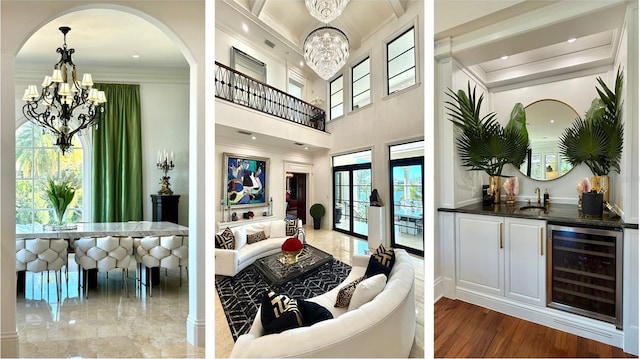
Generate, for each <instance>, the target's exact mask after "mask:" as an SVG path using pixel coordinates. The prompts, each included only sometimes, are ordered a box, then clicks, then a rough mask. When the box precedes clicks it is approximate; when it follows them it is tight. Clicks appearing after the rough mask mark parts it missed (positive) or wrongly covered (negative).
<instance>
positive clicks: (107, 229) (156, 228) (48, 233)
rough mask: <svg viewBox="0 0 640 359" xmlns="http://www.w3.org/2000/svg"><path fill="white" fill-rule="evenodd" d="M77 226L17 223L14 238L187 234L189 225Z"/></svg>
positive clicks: (119, 224)
mask: <svg viewBox="0 0 640 359" xmlns="http://www.w3.org/2000/svg"><path fill="white" fill-rule="evenodd" d="M77 225H78V228H77V229H74V230H68V231H52V230H47V229H46V228H45V226H43V225H40V224H36V225H17V226H16V238H82V237H103V236H131V237H145V236H158V235H163V236H169V235H185V236H186V235H189V227H185V226H181V225H179V224H175V223H171V222H147V221H141V222H108V223H77Z"/></svg>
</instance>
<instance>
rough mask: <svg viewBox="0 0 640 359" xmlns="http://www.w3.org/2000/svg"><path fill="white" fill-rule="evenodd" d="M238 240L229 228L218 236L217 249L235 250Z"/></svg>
mask: <svg viewBox="0 0 640 359" xmlns="http://www.w3.org/2000/svg"><path fill="white" fill-rule="evenodd" d="M235 242H236V238H235V237H234V235H233V232H232V231H231V229H230V228H229V227H227V228H225V229H224V231H222V233H220V234H216V248H219V249H235V247H236V244H235Z"/></svg>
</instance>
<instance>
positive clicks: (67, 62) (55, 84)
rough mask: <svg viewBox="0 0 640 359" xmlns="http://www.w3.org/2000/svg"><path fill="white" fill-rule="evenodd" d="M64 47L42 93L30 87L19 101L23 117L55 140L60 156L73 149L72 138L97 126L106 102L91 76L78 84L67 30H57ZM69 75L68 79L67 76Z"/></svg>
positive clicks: (58, 50) (60, 50) (44, 84)
mask: <svg viewBox="0 0 640 359" xmlns="http://www.w3.org/2000/svg"><path fill="white" fill-rule="evenodd" d="M59 30H60V32H62V34H63V35H64V45H63V47H59V48H58V49H57V50H56V52H57V53H59V54H60V61H58V63H56V64H55V65H54V66H53V74H52V75H51V76H45V78H44V81H43V82H42V93H41V94H38V87H37V86H36V85H29V86H28V87H27V89H26V90H25V91H24V96H23V97H22V99H23V100H24V101H26V102H27V103H26V105H24V107H22V113H23V114H24V116H25V117H26V118H27V119H28V120H29V121H31V122H33V123H34V124H36V125H38V126H41V127H43V128H44V129H46V130H49V131H50V132H51V133H52V134H53V135H54V136H55V137H56V146H58V147H60V150H61V151H62V154H63V155H64V153H65V152H66V151H67V150H68V149H69V147H71V146H72V144H71V140H72V138H73V135H75V134H76V133H77V132H79V131H82V130H84V129H86V128H88V127H90V126H93V125H94V124H96V123H97V120H98V119H99V117H96V115H97V114H98V112H104V106H103V104H104V103H105V102H107V99H106V97H105V95H104V91H98V90H97V89H95V88H92V87H93V80H92V78H91V74H84V76H83V77H82V81H81V82H80V81H78V78H77V75H76V65H75V64H74V63H73V61H72V60H71V55H72V54H73V53H74V52H75V50H74V49H68V48H67V33H68V32H69V31H70V30H71V28H70V27H66V26H63V27H60V28H59ZM69 75H70V76H69Z"/></svg>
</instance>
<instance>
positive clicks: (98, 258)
mask: <svg viewBox="0 0 640 359" xmlns="http://www.w3.org/2000/svg"><path fill="white" fill-rule="evenodd" d="M75 252H76V256H75V257H76V263H78V266H79V267H80V268H79V271H80V272H83V271H82V269H84V270H88V269H97V270H98V271H99V272H107V275H108V273H109V271H111V270H114V269H121V270H122V282H123V286H124V290H125V293H126V294H127V297H128V296H129V291H128V289H127V277H126V274H127V272H128V268H129V264H130V263H131V257H133V238H131V237H115V236H106V237H84V238H80V239H78V240H77V241H75ZM83 274H84V278H83V284H82V285H83V286H84V289H85V298H89V290H88V283H87V275H86V273H83ZM78 286H80V281H78Z"/></svg>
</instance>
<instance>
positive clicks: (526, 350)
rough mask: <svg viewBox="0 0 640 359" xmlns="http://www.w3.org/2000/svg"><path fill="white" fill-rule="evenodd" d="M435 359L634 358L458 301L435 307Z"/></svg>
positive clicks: (593, 343)
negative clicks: (471, 358)
mask: <svg viewBox="0 0 640 359" xmlns="http://www.w3.org/2000/svg"><path fill="white" fill-rule="evenodd" d="M433 325H434V356H435V357H436V358H470V357H473V358H551V357H553V358H587V357H591V358H594V357H595V358H598V357H599V358H637V356H634V355H631V354H627V353H625V352H623V351H622V349H620V348H616V347H612V346H610V345H606V344H602V343H600V342H597V341H594V340H589V339H585V338H582V337H579V336H576V335H573V334H568V333H565V332H562V331H559V330H555V329H551V328H548V327H545V326H542V325H538V324H535V323H531V322H528V321H526V320H521V319H518V318H515V317H511V316H508V315H505V314H502V313H498V312H494V311H492V310H489V309H486V308H482V307H479V306H476V305H473V304H469V303H466V302H463V301H461V300H451V299H447V298H442V299H440V300H439V301H438V302H436V303H435V304H434V323H433Z"/></svg>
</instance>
